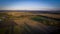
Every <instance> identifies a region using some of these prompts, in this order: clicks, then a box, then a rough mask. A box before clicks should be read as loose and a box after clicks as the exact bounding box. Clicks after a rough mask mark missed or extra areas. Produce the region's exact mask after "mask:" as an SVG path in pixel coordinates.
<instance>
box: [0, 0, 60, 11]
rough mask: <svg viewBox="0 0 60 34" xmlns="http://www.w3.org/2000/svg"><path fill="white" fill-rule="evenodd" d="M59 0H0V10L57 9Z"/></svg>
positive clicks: (59, 4) (59, 7)
mask: <svg viewBox="0 0 60 34" xmlns="http://www.w3.org/2000/svg"><path fill="white" fill-rule="evenodd" d="M58 9H60V0H0V10H58Z"/></svg>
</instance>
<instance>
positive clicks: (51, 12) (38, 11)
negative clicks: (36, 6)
mask: <svg viewBox="0 0 60 34" xmlns="http://www.w3.org/2000/svg"><path fill="white" fill-rule="evenodd" d="M0 12H31V13H35V14H38V13H49V14H60V11H59V10H58V11H41V10H0Z"/></svg>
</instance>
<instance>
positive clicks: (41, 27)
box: [0, 11, 60, 34]
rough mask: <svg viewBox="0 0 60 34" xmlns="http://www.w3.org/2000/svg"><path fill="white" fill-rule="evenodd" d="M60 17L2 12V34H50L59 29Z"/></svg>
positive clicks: (0, 25) (0, 23)
mask: <svg viewBox="0 0 60 34" xmlns="http://www.w3.org/2000/svg"><path fill="white" fill-rule="evenodd" d="M59 15H60V14H47V13H46V14H45V13H43V14H42V13H41V14H35V13H32V12H22V11H21V12H17V11H15V12H10V11H9V12H0V34H49V33H51V32H54V31H55V30H57V29H58V28H59V26H60V25H59V23H60V16H59Z"/></svg>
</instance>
